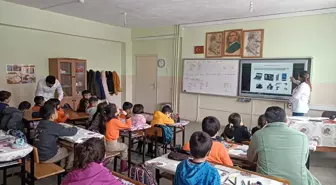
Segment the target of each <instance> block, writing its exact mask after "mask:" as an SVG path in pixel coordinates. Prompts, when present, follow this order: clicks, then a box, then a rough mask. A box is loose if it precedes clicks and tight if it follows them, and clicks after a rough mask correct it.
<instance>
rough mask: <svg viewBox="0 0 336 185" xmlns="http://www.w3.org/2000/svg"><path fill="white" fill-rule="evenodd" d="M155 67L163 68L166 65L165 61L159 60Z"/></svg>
mask: <svg viewBox="0 0 336 185" xmlns="http://www.w3.org/2000/svg"><path fill="white" fill-rule="evenodd" d="M157 65H158V67H159V68H163V67H164V66H165V65H166V61H165V60H164V59H159V60H158V61H157Z"/></svg>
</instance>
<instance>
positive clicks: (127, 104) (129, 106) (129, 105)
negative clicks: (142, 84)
mask: <svg viewBox="0 0 336 185" xmlns="http://www.w3.org/2000/svg"><path fill="white" fill-rule="evenodd" d="M122 108H123V112H120V116H119V118H121V119H126V114H127V115H131V114H132V109H133V104H132V103H130V102H127V101H126V102H124V104H123V106H122ZM125 112H126V114H125Z"/></svg>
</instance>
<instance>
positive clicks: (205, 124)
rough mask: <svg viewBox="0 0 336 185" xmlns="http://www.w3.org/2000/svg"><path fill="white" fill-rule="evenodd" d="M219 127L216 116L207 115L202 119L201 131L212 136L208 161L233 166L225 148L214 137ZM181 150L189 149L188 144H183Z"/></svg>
mask: <svg viewBox="0 0 336 185" xmlns="http://www.w3.org/2000/svg"><path fill="white" fill-rule="evenodd" d="M219 129H220V123H219V121H218V119H217V118H215V117H213V116H208V117H206V118H204V119H203V121H202V131H203V132H205V133H207V134H209V135H210V137H211V138H212V147H211V150H210V154H209V156H208V161H209V162H211V163H216V164H224V165H227V166H233V163H232V161H231V159H230V156H229V153H228V151H227V149H226V148H225V147H224V145H223V144H222V143H221V142H220V141H218V140H217V139H216V137H217V134H218V131H219ZM183 150H186V151H190V144H189V143H187V144H185V145H184V146H183Z"/></svg>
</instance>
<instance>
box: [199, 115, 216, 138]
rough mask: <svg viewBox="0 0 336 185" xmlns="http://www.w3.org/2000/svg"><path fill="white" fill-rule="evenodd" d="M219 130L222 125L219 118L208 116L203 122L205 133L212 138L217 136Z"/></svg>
mask: <svg viewBox="0 0 336 185" xmlns="http://www.w3.org/2000/svg"><path fill="white" fill-rule="evenodd" d="M219 129H220V123H219V121H218V119H217V118H215V117H213V116H208V117H205V118H204V119H203V121H202V130H203V132H205V133H207V134H209V135H210V136H211V137H214V136H216V135H217V133H218V130H219Z"/></svg>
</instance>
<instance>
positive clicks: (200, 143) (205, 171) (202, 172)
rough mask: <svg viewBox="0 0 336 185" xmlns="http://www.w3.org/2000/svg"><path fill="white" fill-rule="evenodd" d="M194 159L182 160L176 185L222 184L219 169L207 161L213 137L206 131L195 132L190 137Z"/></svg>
mask: <svg viewBox="0 0 336 185" xmlns="http://www.w3.org/2000/svg"><path fill="white" fill-rule="evenodd" d="M189 143H190V153H191V155H192V157H193V159H186V160H184V161H182V162H181V163H180V164H179V165H178V166H177V169H176V173H175V177H174V182H173V184H174V185H220V176H219V173H218V170H217V169H216V168H214V167H213V166H211V164H209V163H208V162H207V156H208V155H209V152H210V149H211V147H212V144H213V142H212V139H211V137H210V136H209V135H208V134H207V133H205V132H194V133H193V134H192V135H191V137H190V141H189Z"/></svg>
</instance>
